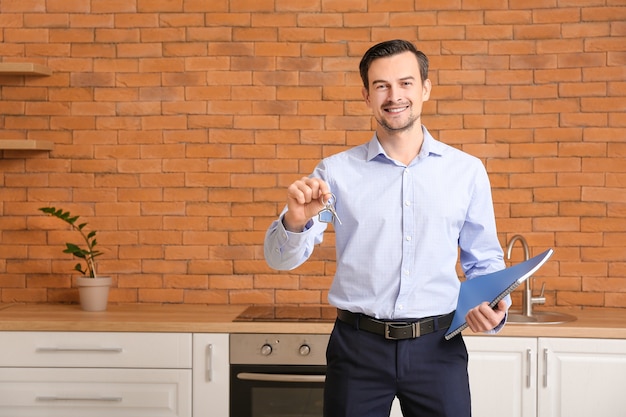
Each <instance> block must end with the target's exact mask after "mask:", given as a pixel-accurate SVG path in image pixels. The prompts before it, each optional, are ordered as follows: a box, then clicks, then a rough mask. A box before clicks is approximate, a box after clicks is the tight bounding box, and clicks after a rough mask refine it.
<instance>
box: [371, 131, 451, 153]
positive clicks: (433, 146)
mask: <svg viewBox="0 0 626 417" xmlns="http://www.w3.org/2000/svg"><path fill="white" fill-rule="evenodd" d="M422 132H423V133H424V142H423V143H422V149H420V153H419V155H418V158H424V157H426V156H430V155H434V156H442V155H443V153H444V150H445V146H444V145H443V143H441V142H439V141H438V140H436V139H435V138H433V137H432V135H431V134H430V132H429V131H428V129H426V127H425V126H422ZM378 155H381V156H383V157H385V158H386V159H391V158H389V156H387V154H386V153H385V150H384V149H383V147H382V145H381V144H380V141H379V140H378V136H377V135H376V133H374V136H373V137H372V139H371V140H370V142H369V143H368V145H367V160H368V161H371V160H372V159H374V158H376V157H377V156H378Z"/></svg>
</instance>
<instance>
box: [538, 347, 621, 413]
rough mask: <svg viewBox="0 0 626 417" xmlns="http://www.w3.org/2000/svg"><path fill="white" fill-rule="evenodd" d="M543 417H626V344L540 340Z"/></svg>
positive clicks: (540, 406)
mask: <svg viewBox="0 0 626 417" xmlns="http://www.w3.org/2000/svg"><path fill="white" fill-rule="evenodd" d="M539 355H540V360H539V364H540V365H539V389H538V399H539V407H538V411H539V417H560V416H567V417H589V416H602V417H623V416H624V415H626V414H625V413H626V395H624V387H625V386H626V340H617V339H566V338H540V339H539Z"/></svg>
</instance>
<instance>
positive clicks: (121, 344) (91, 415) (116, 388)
mask: <svg viewBox="0 0 626 417" xmlns="http://www.w3.org/2000/svg"><path fill="white" fill-rule="evenodd" d="M191 348H192V346H191V334H189V333H116V332H0V417H40V416H41V417H44V416H45V417H57V416H59V417H73V416H80V417H109V416H111V415H119V416H124V417H191V411H192V406H191V399H192V397H191V393H192V387H191V383H192V379H191V376H192V371H191V359H192V358H191V352H192V351H191Z"/></svg>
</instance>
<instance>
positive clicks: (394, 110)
mask: <svg viewBox="0 0 626 417" xmlns="http://www.w3.org/2000/svg"><path fill="white" fill-rule="evenodd" d="M404 109H406V107H403V108H401V109H387V111H388V112H389V113H400V112H401V111H403V110H404Z"/></svg>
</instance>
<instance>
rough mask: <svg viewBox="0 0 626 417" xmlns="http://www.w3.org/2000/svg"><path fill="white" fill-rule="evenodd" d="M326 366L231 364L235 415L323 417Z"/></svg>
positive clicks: (248, 416) (239, 416)
mask: <svg viewBox="0 0 626 417" xmlns="http://www.w3.org/2000/svg"><path fill="white" fill-rule="evenodd" d="M325 372H326V366H322V365H233V364H231V365H230V416H231V417H296V416H297V417H322V411H323V405H324V379H325Z"/></svg>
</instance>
